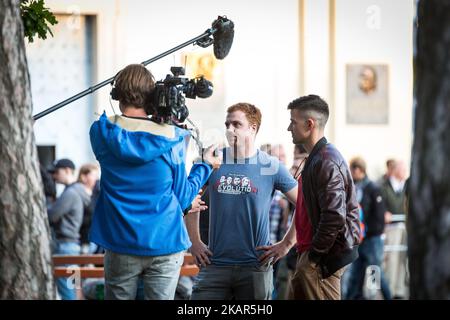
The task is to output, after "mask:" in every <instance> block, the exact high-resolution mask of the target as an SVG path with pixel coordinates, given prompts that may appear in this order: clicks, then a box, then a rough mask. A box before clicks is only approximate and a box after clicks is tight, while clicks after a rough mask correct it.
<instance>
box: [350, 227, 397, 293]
mask: <svg viewBox="0 0 450 320" xmlns="http://www.w3.org/2000/svg"><path fill="white" fill-rule="evenodd" d="M358 253H359V257H358V259H357V260H356V261H355V262H353V264H352V265H351V269H350V271H349V272H350V274H349V279H348V291H347V295H346V298H347V299H364V294H363V286H364V279H365V275H366V270H367V268H368V267H375V269H374V270H379V274H378V278H377V279H378V280H379V285H380V289H381V292H382V293H383V297H384V299H386V300H390V299H391V298H392V297H391V292H390V290H389V285H388V283H387V281H386V278H385V275H384V272H383V268H382V263H383V255H384V244H383V239H382V238H381V235H380V236H374V237H370V238H366V239H364V240H363V242H362V243H361V245H360V246H359V249H358Z"/></svg>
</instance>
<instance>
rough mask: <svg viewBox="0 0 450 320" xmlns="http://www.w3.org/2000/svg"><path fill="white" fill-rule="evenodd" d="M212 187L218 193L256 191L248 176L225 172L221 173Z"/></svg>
mask: <svg viewBox="0 0 450 320" xmlns="http://www.w3.org/2000/svg"><path fill="white" fill-rule="evenodd" d="M214 187H215V189H216V190H217V192H219V193H225V194H235V195H236V194H248V193H257V192H258V188H256V187H255V186H254V185H253V184H252V181H251V180H250V178H249V177H247V176H245V175H243V174H233V173H230V174H227V175H222V176H221V177H220V179H219V180H218V181H216V183H214Z"/></svg>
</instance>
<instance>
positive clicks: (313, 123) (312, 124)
mask: <svg viewBox="0 0 450 320" xmlns="http://www.w3.org/2000/svg"><path fill="white" fill-rule="evenodd" d="M306 123H307V125H308V129H310V130H313V129H314V128H315V127H317V120H315V119H313V118H308V120H306Z"/></svg>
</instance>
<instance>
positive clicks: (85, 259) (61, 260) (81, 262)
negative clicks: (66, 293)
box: [52, 253, 199, 278]
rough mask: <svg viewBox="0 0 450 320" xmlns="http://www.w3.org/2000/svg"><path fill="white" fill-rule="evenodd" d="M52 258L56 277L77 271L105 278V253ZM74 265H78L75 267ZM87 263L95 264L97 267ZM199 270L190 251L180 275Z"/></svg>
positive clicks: (86, 276)
mask: <svg viewBox="0 0 450 320" xmlns="http://www.w3.org/2000/svg"><path fill="white" fill-rule="evenodd" d="M52 258H53V265H54V268H53V274H54V276H55V277H56V278H60V277H70V276H71V275H73V274H74V273H76V272H79V273H78V274H79V277H80V278H103V277H104V276H105V272H104V268H103V254H83V255H53V256H52ZM64 265H70V266H64ZM74 265H76V266H77V267H76V268H74ZM87 265H95V267H92V266H87ZM198 272H199V268H198V267H197V265H196V264H195V262H194V257H193V256H192V255H191V254H190V253H185V255H184V261H183V265H182V267H181V272H180V276H195V275H197V274H198Z"/></svg>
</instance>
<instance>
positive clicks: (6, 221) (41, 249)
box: [0, 0, 55, 299]
mask: <svg viewBox="0 0 450 320" xmlns="http://www.w3.org/2000/svg"><path fill="white" fill-rule="evenodd" d="M31 111H32V108H31V91H30V79H29V75H28V67H27V60H26V56H25V44H24V33H23V27H22V20H21V17H20V9H19V1H18V0H3V1H1V2H0V195H1V196H0V299H54V298H55V290H54V284H53V273H52V264H51V254H50V242H49V226H48V220H47V217H46V211H45V204H44V193H43V190H42V187H41V186H42V181H41V176H40V171H39V166H38V159H37V150H36V146H35V142H34V134H33V120H32V116H31Z"/></svg>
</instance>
